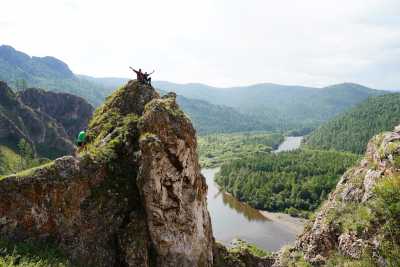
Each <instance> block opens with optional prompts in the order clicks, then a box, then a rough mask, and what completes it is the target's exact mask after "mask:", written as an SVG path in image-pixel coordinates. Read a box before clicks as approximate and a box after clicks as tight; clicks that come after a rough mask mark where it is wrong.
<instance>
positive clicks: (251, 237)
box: [202, 137, 304, 251]
mask: <svg viewBox="0 0 400 267" xmlns="http://www.w3.org/2000/svg"><path fill="white" fill-rule="evenodd" d="M292 140H293V139H292V138H291V137H289V138H287V139H286V141H284V142H283V143H281V144H280V145H279V148H278V149H276V150H275V151H276V152H280V151H290V150H294V149H297V148H299V146H300V142H293V141H292ZM218 171H219V169H218V168H214V169H203V170H202V173H203V175H204V176H205V177H206V181H207V185H208V198H207V202H208V210H209V212H210V216H211V222H212V226H213V231H214V235H215V238H216V239H217V240H218V241H220V242H223V243H224V244H225V245H228V246H229V244H230V243H231V241H232V240H234V239H241V240H245V241H247V242H250V243H252V244H255V245H256V246H258V247H259V248H262V249H264V250H266V251H277V250H279V249H280V248H281V247H282V246H284V245H287V244H291V243H293V242H294V241H295V239H296V236H297V235H298V234H300V233H301V232H302V230H303V226H304V220H303V219H300V218H294V217H290V216H289V215H287V214H283V213H267V212H264V211H261V210H257V209H255V208H253V207H251V206H249V205H248V204H246V203H242V202H240V201H239V200H237V199H236V198H235V197H233V196H232V195H231V194H229V193H227V192H224V191H223V190H221V189H220V188H219V186H218V185H217V184H216V183H215V181H214V179H215V174H216V173H217V172H218Z"/></svg>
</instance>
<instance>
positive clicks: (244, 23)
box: [0, 0, 400, 89]
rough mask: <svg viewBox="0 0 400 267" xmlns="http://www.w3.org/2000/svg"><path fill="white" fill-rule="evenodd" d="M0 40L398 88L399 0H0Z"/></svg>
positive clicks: (284, 79) (40, 48)
mask: <svg viewBox="0 0 400 267" xmlns="http://www.w3.org/2000/svg"><path fill="white" fill-rule="evenodd" d="M0 10H2V12H1V16H0V44H8V45H11V46H14V47H15V48H16V49H18V50H21V51H24V52H26V53H28V54H30V55H36V56H45V55H51V56H55V57H57V58H60V59H62V60H63V61H65V62H66V63H68V64H69V66H70V68H71V69H72V70H73V71H74V72H75V73H79V74H88V75H93V76H122V77H127V76H129V75H131V73H130V71H129V69H128V66H129V65H132V66H135V67H139V66H141V67H143V68H145V69H146V70H152V69H155V70H156V73H155V75H154V78H155V79H158V80H169V81H173V82H202V83H207V84H210V85H216V86H231V85H245V84H252V83H258V82H273V83H281V84H300V85H313V86H325V85H329V84H333V83H339V82H357V83H362V84H365V85H368V86H371V87H376V88H385V89H393V88H398V89H400V1H399V0H245V1H244V0H196V1H194V0H158V1H155V0H142V1H136V0H127V1H123V0H107V1H101V0H35V1H32V0H25V1H23V0H1V2H0Z"/></svg>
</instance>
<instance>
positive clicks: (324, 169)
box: [216, 149, 358, 215]
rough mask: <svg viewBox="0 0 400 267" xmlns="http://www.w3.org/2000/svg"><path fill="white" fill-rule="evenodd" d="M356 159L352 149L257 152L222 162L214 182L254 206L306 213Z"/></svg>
mask: <svg viewBox="0 0 400 267" xmlns="http://www.w3.org/2000/svg"><path fill="white" fill-rule="evenodd" d="M357 159H358V156H357V155H354V154H352V153H344V152H337V151H322V150H321V151H318V150H309V149H299V150H296V151H291V152H280V153H268V154H265V153H259V154H258V155H252V156H250V157H245V158H241V159H237V160H234V161H230V162H226V163H224V164H223V165H222V166H221V170H220V172H219V173H218V174H217V176H216V182H217V183H218V185H220V186H221V187H222V188H223V189H225V190H226V191H228V192H229V193H232V194H233V195H234V196H235V197H236V198H238V199H239V200H242V201H246V202H247V203H248V204H250V205H251V206H253V207H255V208H258V209H266V210H269V211H284V212H288V213H290V214H292V215H300V214H307V212H308V211H313V210H315V209H316V208H317V207H318V206H319V205H320V203H321V202H322V201H324V200H325V199H326V198H327V195H328V194H329V192H330V191H331V190H332V189H333V188H334V187H335V185H336V183H337V181H338V179H339V177H340V176H341V175H342V174H343V173H344V172H345V170H346V169H347V168H348V167H350V166H352V165H353V164H354V163H355V162H356V160H357Z"/></svg>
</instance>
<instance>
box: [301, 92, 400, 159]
mask: <svg viewBox="0 0 400 267" xmlns="http://www.w3.org/2000/svg"><path fill="white" fill-rule="evenodd" d="M398 124H400V94H399V93H394V94H388V95H383V96H376V97H370V98H368V99H367V100H366V101H365V102H363V103H361V104H359V105H358V106H356V107H354V108H352V109H351V110H349V111H348V112H346V113H345V114H342V115H339V116H338V117H336V118H334V119H333V120H331V121H329V122H327V123H325V124H323V125H322V126H321V127H320V128H318V129H317V130H315V131H314V132H312V133H311V134H310V135H309V136H308V137H307V138H306V143H307V144H308V145H309V146H311V147H315V148H321V149H336V150H342V151H351V152H354V153H359V154H361V153H363V152H364V151H365V148H366V145H367V143H368V140H369V139H370V138H372V137H373V136H374V135H375V134H377V133H379V132H382V131H388V130H390V129H392V128H393V127H394V126H395V125H398Z"/></svg>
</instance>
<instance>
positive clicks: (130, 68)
mask: <svg viewBox="0 0 400 267" xmlns="http://www.w3.org/2000/svg"><path fill="white" fill-rule="evenodd" d="M129 68H130V69H131V70H133V71H134V72H135V73H138V71H137V70H135V69H134V68H132V67H129Z"/></svg>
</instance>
